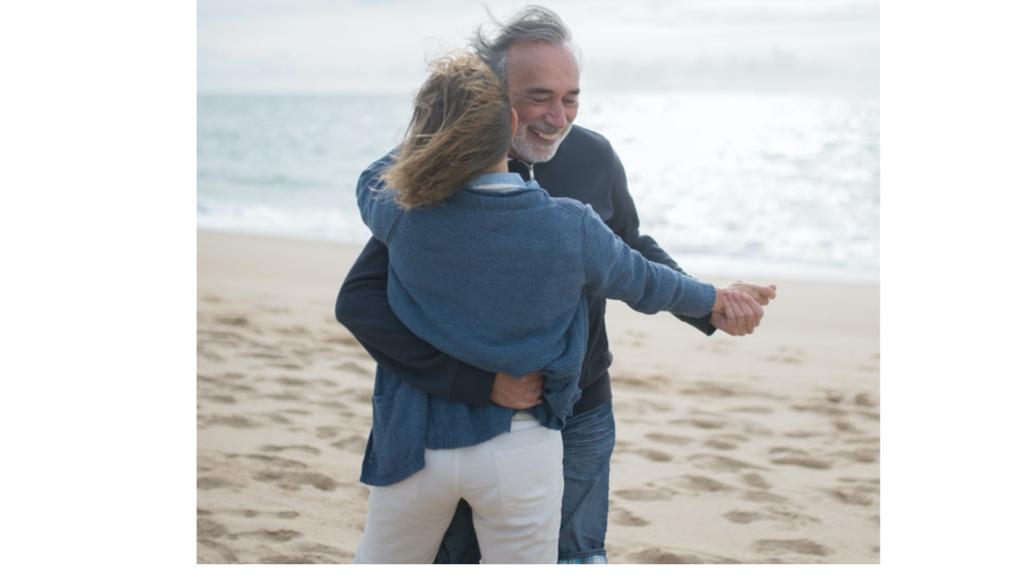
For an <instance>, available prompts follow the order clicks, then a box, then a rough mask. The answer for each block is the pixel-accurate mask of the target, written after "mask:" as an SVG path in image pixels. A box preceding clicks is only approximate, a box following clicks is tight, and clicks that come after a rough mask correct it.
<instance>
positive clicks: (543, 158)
mask: <svg viewBox="0 0 1024 576" xmlns="http://www.w3.org/2000/svg"><path fill="white" fill-rule="evenodd" d="M535 124H536V126H537V128H539V129H540V131H541V132H543V133H545V134H552V133H555V132H558V129H557V128H555V127H553V126H551V125H549V124H547V123H546V122H536V123H535ZM571 129H572V124H569V125H568V126H566V127H565V129H564V130H563V131H562V133H561V134H559V135H558V138H556V139H554V140H551V141H545V142H543V143H541V142H537V141H536V140H534V139H533V138H534V136H536V134H534V135H532V136H531V135H530V134H527V131H528V130H529V125H527V124H520V125H519V129H518V130H516V133H515V135H514V136H513V137H512V150H514V151H515V153H516V154H518V155H519V157H520V158H521V159H522V160H525V161H526V162H529V163H531V164H532V163H534V162H547V161H548V160H551V159H552V158H554V157H555V152H558V147H559V146H560V145H561V144H562V141H563V140H565V137H566V136H568V135H569V130H571Z"/></svg>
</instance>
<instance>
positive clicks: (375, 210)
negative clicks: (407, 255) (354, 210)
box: [356, 156, 405, 244]
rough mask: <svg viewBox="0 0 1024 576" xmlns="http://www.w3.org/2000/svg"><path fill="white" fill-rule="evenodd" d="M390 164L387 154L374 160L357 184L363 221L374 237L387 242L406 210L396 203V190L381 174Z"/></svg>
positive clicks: (357, 196) (358, 200)
mask: <svg viewBox="0 0 1024 576" xmlns="http://www.w3.org/2000/svg"><path fill="white" fill-rule="evenodd" d="M389 164H390V157H389V156H385V157H384V158H381V159H380V160H378V161H376V162H374V163H373V164H371V165H370V167H369V168H367V169H366V170H364V171H363V173H362V174H361V175H360V176H359V182H358V184H356V203H357V204H358V205H359V214H360V216H362V218H363V223H365V224H366V226H367V227H369V228H370V232H371V233H372V234H373V237H374V238H376V239H378V240H380V241H381V242H383V243H384V244H387V243H388V242H389V241H390V240H391V233H392V232H393V231H394V229H395V225H397V224H398V221H399V220H400V219H401V217H402V214H404V213H405V211H404V210H403V209H402V207H401V206H399V205H398V204H396V203H395V201H394V196H395V191H394V190H391V189H389V188H387V186H386V185H385V184H384V182H383V181H381V179H380V176H381V174H382V173H383V171H384V169H385V168H387V166H388V165H389Z"/></svg>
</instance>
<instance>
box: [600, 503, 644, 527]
mask: <svg viewBox="0 0 1024 576" xmlns="http://www.w3.org/2000/svg"><path fill="white" fill-rule="evenodd" d="M608 520H609V521H610V522H611V523H612V524H615V525H617V526H629V527H634V528H639V527H642V526H647V525H648V524H650V522H648V521H647V520H644V519H643V518H641V517H639V516H637V515H635V514H633V513H632V512H630V511H629V510H623V509H621V508H620V509H618V510H613V511H612V513H611V514H609V515H608Z"/></svg>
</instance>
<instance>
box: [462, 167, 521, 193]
mask: <svg viewBox="0 0 1024 576" xmlns="http://www.w3.org/2000/svg"><path fill="white" fill-rule="evenodd" d="M537 187H538V186H537V182H536V181H534V180H531V181H530V182H523V177H522V176H520V175H519V174H517V173H515V172H491V173H488V174H481V175H480V176H477V177H476V178H473V179H472V180H470V181H469V184H467V185H466V188H469V189H472V190H484V191H487V192H514V191H516V190H522V189H523V188H537Z"/></svg>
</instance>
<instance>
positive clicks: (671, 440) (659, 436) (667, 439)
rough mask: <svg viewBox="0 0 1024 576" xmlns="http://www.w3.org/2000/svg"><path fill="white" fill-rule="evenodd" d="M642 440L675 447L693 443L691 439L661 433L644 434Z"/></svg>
mask: <svg viewBox="0 0 1024 576" xmlns="http://www.w3.org/2000/svg"><path fill="white" fill-rule="evenodd" d="M644 438H647V439H649V440H654V441H655V442H662V443H665V444H674V445H676V446H685V445H687V444H689V443H691V442H693V438H687V437H685V436H675V435H673V434H663V433H661V432H651V433H650V434H644Z"/></svg>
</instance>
